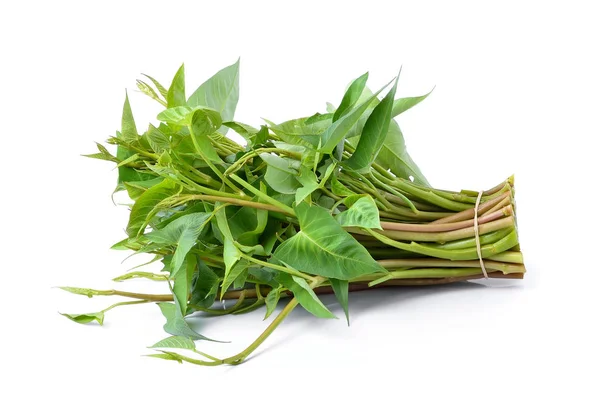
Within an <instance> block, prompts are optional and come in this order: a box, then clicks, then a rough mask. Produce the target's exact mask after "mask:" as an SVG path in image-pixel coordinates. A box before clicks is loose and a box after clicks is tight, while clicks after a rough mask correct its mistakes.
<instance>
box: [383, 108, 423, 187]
mask: <svg viewBox="0 0 600 417" xmlns="http://www.w3.org/2000/svg"><path fill="white" fill-rule="evenodd" d="M375 162H377V163H378V164H380V165H381V166H382V167H383V168H385V169H389V170H390V171H391V172H392V173H393V174H394V175H396V176H398V177H400V178H404V179H409V178H410V177H411V176H412V177H413V178H414V182H415V184H418V185H424V186H426V187H429V186H430V185H429V182H427V179H426V178H425V176H424V175H423V173H422V172H421V170H420V169H419V167H418V166H417V164H415V162H414V161H413V160H412V158H411V157H410V155H409V154H408V151H407V150H406V145H405V143H404V136H403V135H402V131H401V130H400V127H399V126H398V123H396V121H395V120H392V121H391V122H390V128H389V130H388V133H387V136H386V138H385V142H384V143H383V146H382V148H381V151H380V152H379V155H377V159H376V160H375Z"/></svg>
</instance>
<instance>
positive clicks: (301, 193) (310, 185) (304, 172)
mask: <svg viewBox="0 0 600 417" xmlns="http://www.w3.org/2000/svg"><path fill="white" fill-rule="evenodd" d="M297 179H298V181H299V182H300V183H301V184H302V187H300V188H298V189H297V190H296V204H300V203H301V202H302V201H304V199H305V198H306V197H308V196H309V195H311V194H312V193H313V191H315V190H316V189H317V188H319V183H318V182H317V176H316V175H315V173H314V172H312V171H311V170H310V169H308V168H306V167H305V166H303V167H301V168H300V175H299V176H298V177H297Z"/></svg>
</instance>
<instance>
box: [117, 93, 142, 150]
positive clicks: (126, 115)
mask: <svg viewBox="0 0 600 417" xmlns="http://www.w3.org/2000/svg"><path fill="white" fill-rule="evenodd" d="M121 139H122V140H123V141H124V142H127V143H133V142H135V141H137V139H138V134H137V129H136V127H135V120H133V113H132V112H131V106H130V105H129V96H128V95H127V92H125V103H124V104H123V115H122V116H121Z"/></svg>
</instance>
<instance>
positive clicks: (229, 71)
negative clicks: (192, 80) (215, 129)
mask: <svg viewBox="0 0 600 417" xmlns="http://www.w3.org/2000/svg"><path fill="white" fill-rule="evenodd" d="M239 79H240V60H239V59H238V60H237V61H236V63H235V64H233V65H230V66H228V67H225V68H223V69H222V70H220V71H219V72H217V73H216V74H215V75H213V76H212V77H210V78H209V79H208V80H206V81H205V82H204V83H203V84H202V85H201V86H200V87H198V89H197V90H196V91H194V92H193V93H192V95H191V96H190V98H189V99H188V101H187V104H188V106H191V107H195V106H206V107H210V108H213V109H215V110H217V111H218V112H219V113H220V114H221V118H222V119H223V120H225V121H231V120H233V116H234V115H235V108H236V107H237V103H238V99H239V92H240V86H239ZM219 132H221V133H223V134H225V133H226V132H227V127H226V126H223V127H222V128H220V129H219Z"/></svg>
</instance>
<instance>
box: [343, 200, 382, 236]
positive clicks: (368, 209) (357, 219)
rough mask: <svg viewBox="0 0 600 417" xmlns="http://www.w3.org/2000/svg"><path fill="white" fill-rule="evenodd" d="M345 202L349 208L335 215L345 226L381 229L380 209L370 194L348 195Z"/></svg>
mask: <svg viewBox="0 0 600 417" xmlns="http://www.w3.org/2000/svg"><path fill="white" fill-rule="evenodd" d="M344 204H346V206H348V207H349V208H348V209H347V210H345V211H342V212H341V213H340V214H338V215H337V216H335V220H336V221H337V222H338V223H339V224H340V225H341V226H343V227H365V228H367V229H381V223H380V222H379V210H378V209H377V205H376V204H375V200H373V197H371V196H370V195H357V194H355V195H352V196H350V197H346V199H345V200H344Z"/></svg>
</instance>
